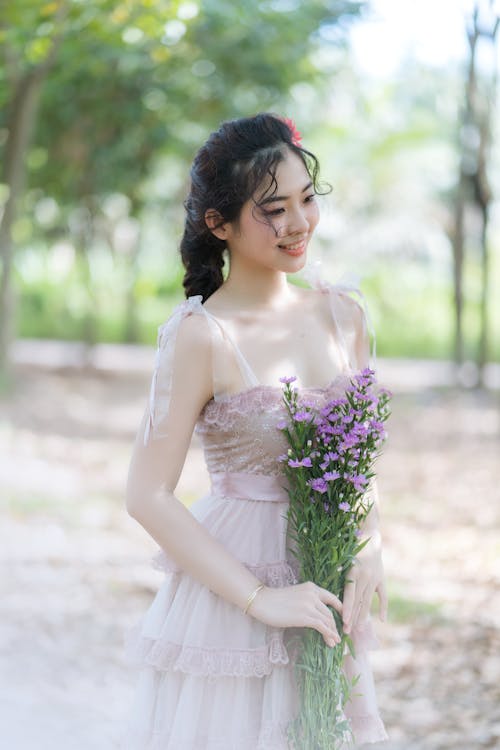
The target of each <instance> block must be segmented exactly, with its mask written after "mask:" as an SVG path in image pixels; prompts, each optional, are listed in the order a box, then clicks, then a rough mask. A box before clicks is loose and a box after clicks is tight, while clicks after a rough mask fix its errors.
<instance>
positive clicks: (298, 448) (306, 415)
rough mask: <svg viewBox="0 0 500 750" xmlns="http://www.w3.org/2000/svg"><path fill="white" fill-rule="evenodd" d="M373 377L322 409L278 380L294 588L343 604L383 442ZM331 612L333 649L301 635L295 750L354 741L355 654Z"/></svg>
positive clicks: (354, 383)
mask: <svg viewBox="0 0 500 750" xmlns="http://www.w3.org/2000/svg"><path fill="white" fill-rule="evenodd" d="M374 376H375V372H374V370H371V369H370V368H366V369H364V370H363V371H361V372H359V373H356V374H354V376H353V377H352V378H351V379H350V381H349V385H348V386H347V388H346V390H345V393H344V395H343V396H342V397H341V398H336V399H332V400H330V401H328V402H327V403H326V404H325V405H324V407H323V408H321V409H318V408H317V407H316V408H315V403H314V402H312V401H307V400H306V399H304V398H301V397H300V395H299V392H298V390H297V389H296V388H295V387H292V386H291V384H292V383H293V382H294V381H295V380H296V377H295V376H286V377H282V378H280V381H281V382H282V383H283V384H284V390H283V399H284V403H285V407H286V411H287V413H288V418H287V419H284V420H282V421H281V422H279V423H278V425H277V427H278V429H280V430H282V431H283V432H284V434H285V435H286V438H287V442H288V445H289V448H288V452H287V453H286V454H284V455H283V456H280V461H282V462H283V464H284V474H285V476H286V477H287V479H288V487H287V491H288V495H289V499H290V504H289V509H288V529H289V536H290V538H291V539H292V540H293V541H294V543H295V545H296V548H295V549H294V550H293V552H294V554H295V555H296V556H297V558H298V563H299V580H301V581H314V583H316V584H317V585H318V586H321V587H323V588H325V589H328V590H329V591H331V592H333V593H334V594H336V595H337V596H338V597H339V598H340V599H341V600H342V599H343V592H344V586H345V583H346V580H347V574H348V572H349V569H350V568H351V566H352V565H353V563H354V560H355V556H356V555H357V554H358V552H359V551H360V550H361V549H362V548H363V547H364V546H365V545H366V544H367V543H368V541H369V539H370V538H369V537H368V539H365V540H364V541H360V540H359V537H360V536H361V534H362V532H361V529H360V526H361V524H362V522H363V520H364V519H365V518H366V516H367V515H368V513H369V512H370V509H371V507H372V505H373V502H371V503H370V502H368V500H367V496H368V495H369V489H370V487H369V486H370V482H371V480H372V478H373V477H374V476H375V474H374V471H373V464H374V461H375V458H376V457H377V456H378V455H380V452H379V449H380V446H381V444H382V443H383V442H384V441H385V439H386V437H387V433H386V432H385V429H384V422H385V421H386V420H387V418H388V417H389V415H390V409H389V407H388V403H389V400H390V398H391V397H392V393H391V392H390V391H388V390H387V389H385V388H377V387H376V385H375V383H376V381H375V377H374ZM332 611H333V616H334V618H335V622H336V625H337V630H338V632H339V635H340V636H341V641H340V643H339V644H337V645H336V646H334V647H333V648H331V647H329V646H327V645H326V644H325V642H324V640H323V637H322V635H321V634H320V633H319V632H318V631H317V630H314V629H312V628H304V634H303V635H302V636H301V653H300V659H298V660H297V662H296V674H297V686H298V690H299V696H300V711H299V714H298V715H297V717H296V718H295V719H294V721H293V722H291V725H290V727H289V730H288V733H289V740H291V741H292V743H293V744H292V746H293V747H294V748H296V750H339V748H342V747H343V746H344V743H345V742H346V741H349V740H352V739H353V735H352V729H351V727H350V724H349V721H348V719H347V718H346V716H345V713H344V711H343V707H344V706H345V704H346V702H347V701H348V700H349V699H350V697H351V691H352V688H353V687H354V686H355V684H356V682H357V680H358V678H359V676H358V675H357V676H356V677H355V678H354V679H353V680H352V681H351V682H349V680H348V679H347V677H346V676H345V674H344V672H343V670H342V662H343V656H344V652H345V653H347V650H346V649H347V648H348V649H349V651H350V653H351V654H352V656H353V657H354V658H355V650H354V644H353V642H352V640H351V638H350V637H349V635H347V633H343V630H342V621H341V618H340V616H339V614H338V613H337V612H336V611H335V610H332Z"/></svg>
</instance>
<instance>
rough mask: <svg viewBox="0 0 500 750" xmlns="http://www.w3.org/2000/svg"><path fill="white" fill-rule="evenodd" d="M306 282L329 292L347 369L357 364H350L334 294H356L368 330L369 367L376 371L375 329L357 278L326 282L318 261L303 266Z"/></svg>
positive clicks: (346, 276) (346, 277) (352, 275)
mask: <svg viewBox="0 0 500 750" xmlns="http://www.w3.org/2000/svg"><path fill="white" fill-rule="evenodd" d="M301 275H302V276H303V277H304V278H305V279H306V281H308V282H309V284H310V285H311V286H312V287H313V288H314V289H323V290H326V291H328V292H329V301H330V310H331V313H332V318H333V320H334V323H335V327H336V329H337V331H338V334H339V340H340V345H341V348H342V353H343V355H344V359H345V360H346V363H347V365H348V367H350V368H351V369H353V370H354V369H357V363H355V362H351V357H350V353H349V352H350V349H349V347H348V344H347V336H346V332H345V331H344V326H342V325H341V324H340V322H339V317H338V313H337V310H336V300H335V296H336V295H335V294H334V292H340V293H343V294H347V293H348V292H353V293H354V294H356V296H357V297H358V298H359V301H360V303H361V306H362V309H363V313H364V324H365V325H366V328H367V330H368V333H369V335H370V337H371V367H372V369H374V370H375V369H376V359H377V344H376V337H375V329H374V327H373V323H372V320H371V318H370V314H369V312H368V305H367V303H366V298H365V297H364V295H363V292H362V291H361V289H360V288H359V277H358V276H356V275H354V274H350V275H346V274H345V275H344V276H343V277H342V278H341V279H340V281H338V282H336V283H334V284H332V283H330V282H329V281H327V280H326V279H325V278H324V272H323V267H322V263H321V261H319V260H316V261H314V262H312V263H310V264H308V265H306V266H305V268H304V269H303V270H302V274H301Z"/></svg>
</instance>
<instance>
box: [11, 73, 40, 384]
mask: <svg viewBox="0 0 500 750" xmlns="http://www.w3.org/2000/svg"><path fill="white" fill-rule="evenodd" d="M45 75H46V72H45V69H36V70H33V71H30V72H29V73H28V74H26V75H25V76H23V77H22V78H21V79H19V81H18V83H17V86H16V89H15V92H14V96H13V98H12V104H11V107H10V112H9V116H8V120H7V134H8V135H7V142H6V145H5V161H4V169H3V182H4V184H6V185H7V188H8V191H9V193H8V196H7V201H6V203H5V207H4V212H3V215H2V217H1V219H0V262H1V269H2V276H1V279H0V373H1V374H2V375H3V376H7V375H8V362H9V349H10V345H11V343H12V337H13V330H12V329H13V326H12V323H13V317H14V296H13V290H12V226H13V224H14V221H15V218H16V211H17V206H18V202H19V199H20V197H21V195H22V193H23V190H24V184H25V180H26V166H25V154H26V151H27V149H28V147H29V143H30V140H31V134H32V132H33V125H34V123H35V120H36V114H37V110H38V104H39V101H40V92H41V90H42V85H43V82H44V79H45Z"/></svg>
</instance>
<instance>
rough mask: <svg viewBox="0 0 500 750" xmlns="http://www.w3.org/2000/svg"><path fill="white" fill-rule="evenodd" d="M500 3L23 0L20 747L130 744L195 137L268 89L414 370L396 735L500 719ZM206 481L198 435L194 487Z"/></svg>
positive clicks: (2, 74)
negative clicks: (145, 451) (155, 426)
mask: <svg viewBox="0 0 500 750" xmlns="http://www.w3.org/2000/svg"><path fill="white" fill-rule="evenodd" d="M499 17H500V6H499V3H498V2H495V1H491V2H490V0H483V1H479V0H478V2H473V1H472V0H471V1H470V2H467V1H466V0H463V1H461V0H434V1H433V2H431V0H419V2H418V3H417V2H412V0H399V1H398V0H372V2H359V3H357V2H349V1H348V0H345V1H342V0H308V2H298V1H297V0H262V1H260V2H258V0H245V2H243V1H241V2H238V1H237V2H229V1H228V0H185V1H182V0H178V1H175V0H171V1H167V0H114V1H113V2H110V1H109V0H86V1H85V2H82V1H81V0H65V1H64V0H58V1H54V2H44V0H39V1H37V0H21V1H20V2H18V3H10V4H6V3H5V4H2V5H1V6H0V156H1V162H2V163H1V173H0V262H1V278H0V385H1V393H0V456H1V464H0V483H1V485H0V491H1V509H2V523H1V526H0V559H1V580H0V585H1V592H0V593H1V599H0V601H1V605H0V606H1V611H2V617H1V618H0V675H1V677H0V691H1V694H0V736H1V737H2V738H3V739H2V742H5V747H9V748H16V750H28V749H29V750H31V748H35V747H36V748H37V750H63V748H64V750H67V749H68V748H71V750H84V748H85V750H87V749H88V748H92V749H93V750H108V749H109V748H116V747H117V746H118V745H117V742H118V736H119V732H120V728H121V721H122V719H123V717H124V715H125V713H126V711H127V707H128V704H129V701H130V700H131V696H132V691H133V686H134V683H135V680H136V677H137V675H136V672H135V670H134V668H131V667H130V666H129V665H127V664H126V663H125V662H124V659H123V653H122V637H123V633H124V631H125V629H126V628H128V627H129V626H130V625H132V624H133V623H135V622H136V620H137V619H138V618H139V617H140V615H141V614H142V612H143V611H144V610H145V608H146V607H147V606H148V605H149V603H150V602H151V600H152V598H153V596H154V592H155V591H156V590H157V588H158V586H159V584H160V582H161V576H162V573H161V572H160V571H158V570H155V569H154V568H153V567H152V566H151V564H150V557H151V555H152V554H153V553H154V552H155V551H156V545H155V543H154V542H153V540H152V539H151V538H149V537H148V536H147V534H146V532H145V531H144V530H143V529H142V528H141V527H140V526H139V525H138V524H137V523H136V522H135V521H133V519H131V518H130V517H129V516H128V515H127V513H126V511H125V506H124V487H125V481H126V473H127V469H128V460H129V457H130V451H131V447H132V443H133V440H134V436H135V432H136V429H137V427H138V424H139V421H140V418H141V416H142V412H143V409H144V406H145V404H146V400H147V395H148V390H149V380H150V377H151V373H152V367H153V360H154V345H155V343H156V333H157V327H158V325H160V324H161V323H162V322H163V321H164V320H165V319H166V318H167V317H168V315H169V314H170V312H171V310H172V309H173V307H174V306H175V305H176V304H177V303H178V302H180V301H181V300H182V298H183V294H182V266H181V264H180V259H179V254H178V243H179V239H180V234H181V231H182V223H183V208H182V201H183V199H184V197H185V194H186V190H187V186H188V179H189V164H190V161H191V159H192V157H193V155H194V153H195V151H196V150H197V148H198V147H199V146H200V145H201V143H202V142H203V141H204V139H205V138H206V137H207V136H208V134H209V133H210V132H211V131H212V130H213V129H214V128H216V127H217V125H218V124H219V122H220V121H221V120H223V119H228V118H234V117H238V116H243V115H249V114H254V113H255V112H257V111H262V110H270V111H274V112H277V113H280V114H282V115H284V116H288V117H292V118H293V119H294V120H295V122H296V124H297V127H298V129H299V130H300V132H301V133H302V137H303V140H304V143H305V145H306V146H307V147H308V148H310V150H312V151H314V152H315V153H316V154H317V155H318V157H319V159H320V162H321V167H322V177H323V178H324V179H325V180H326V181H327V182H329V183H330V184H331V185H332V186H333V190H332V192H331V193H330V194H329V195H328V196H326V197H324V198H322V199H321V204H320V205H321V211H322V219H321V223H320V225H319V227H318V230H317V233H316V236H315V238H314V241H313V244H312V246H311V247H310V251H309V253H310V259H311V260H312V261H313V260H320V261H321V262H322V264H323V267H324V270H325V274H326V276H327V278H328V279H329V280H331V281H333V282H334V281H336V280H338V279H341V278H343V277H345V275H347V276H349V275H351V276H352V275H353V274H354V275H357V277H358V279H359V281H360V285H361V288H362V290H363V292H364V294H365V296H366V298H367V301H368V306H369V310H370V313H371V317H372V319H373V323H374V326H375V329H376V332H377V369H378V371H379V379H380V380H382V381H384V383H385V384H386V385H387V386H388V387H390V388H391V389H392V390H393V392H394V400H393V416H392V418H391V422H390V423H389V440H388V443H387V444H386V448H385V453H384V455H383V456H382V458H381V459H380V462H379V487H380V494H381V518H382V535H383V539H384V550H385V552H384V561H385V567H386V576H387V584H388V589H389V597H390V599H389V621H388V622H387V623H381V622H379V621H377V622H376V628H377V632H378V634H379V638H380V642H381V646H380V649H378V650H375V651H373V652H372V664H373V668H374V672H375V677H376V682H377V692H378V696H379V704H380V710H381V713H382V716H383V718H384V721H385V723H386V727H387V731H388V733H389V736H390V742H389V743H386V745H385V747H387V750H403V748H404V750H441V749H442V750H446V749H448V748H450V749H451V748H453V750H460V749H462V748H463V750H471V749H472V748H474V749H475V748H498V747H500V689H499V684H500V651H499V645H500V635H499V625H500V541H499V538H500V537H499V521H500V503H499V501H500V491H499V486H500V450H499V449H500V201H499V195H500V170H499V162H500V156H499V142H500V140H499V123H500V118H499V116H498V111H499V110H498V81H497V79H498V72H499V69H500V54H499V48H500V41H499V40H500V30H499ZM290 281H291V282H294V281H296V280H295V279H293V278H290ZM207 487H208V478H207V475H206V470H205V466H204V462H203V456H202V454H201V451H200V446H199V444H198V442H197V440H196V436H194V437H193V442H192V445H191V449H190V453H189V456H188V459H187V462H186V466H185V469H184V471H183V474H182V477H181V480H180V482H179V485H178V488H177V491H176V492H177V495H178V496H179V497H180V498H181V499H182V500H183V501H184V502H185V503H186V504H187V505H188V506H189V505H190V504H191V503H192V502H193V500H195V499H196V498H197V497H199V496H200V495H201V494H202V493H203V492H205V491H206V489H207ZM377 606H378V601H377V599H376V598H375V600H374V607H373V612H374V617H376V613H377Z"/></svg>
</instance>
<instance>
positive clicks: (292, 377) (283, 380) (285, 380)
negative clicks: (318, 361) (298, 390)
mask: <svg viewBox="0 0 500 750" xmlns="http://www.w3.org/2000/svg"><path fill="white" fill-rule="evenodd" d="M294 380H297V376H296V375H283V377H281V378H280V383H293V381H294Z"/></svg>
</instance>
